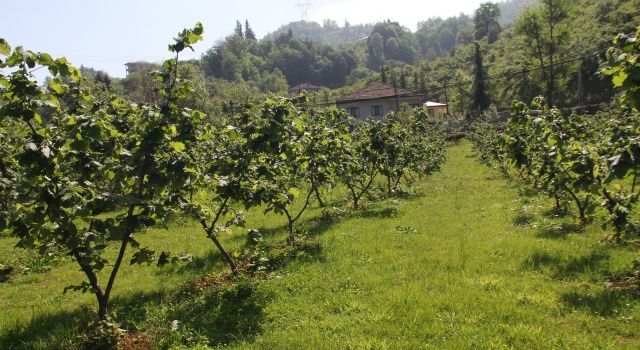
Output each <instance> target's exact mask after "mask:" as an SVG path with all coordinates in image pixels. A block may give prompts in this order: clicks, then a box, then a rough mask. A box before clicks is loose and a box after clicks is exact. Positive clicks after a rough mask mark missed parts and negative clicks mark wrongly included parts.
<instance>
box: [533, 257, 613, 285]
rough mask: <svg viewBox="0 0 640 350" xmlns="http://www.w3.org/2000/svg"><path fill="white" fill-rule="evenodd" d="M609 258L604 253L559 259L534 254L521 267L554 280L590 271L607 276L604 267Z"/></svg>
mask: <svg viewBox="0 0 640 350" xmlns="http://www.w3.org/2000/svg"><path fill="white" fill-rule="evenodd" d="M608 258H609V253H608V252H606V251H598V250H595V251H592V252H591V253H589V254H587V255H583V256H573V257H560V256H557V255H551V254H550V253H548V252H534V253H533V254H531V255H530V256H529V257H527V258H526V259H525V260H524V262H523V263H522V266H523V267H524V268H526V269H529V270H533V271H539V272H547V273H549V274H550V275H551V277H553V278H555V279H567V278H575V277H576V276H578V275H580V274H583V273H587V272H590V271H596V270H597V271H599V273H601V274H605V275H606V274H608V272H607V271H606V267H607V266H605V265H606V264H605V263H606V262H607V260H608Z"/></svg>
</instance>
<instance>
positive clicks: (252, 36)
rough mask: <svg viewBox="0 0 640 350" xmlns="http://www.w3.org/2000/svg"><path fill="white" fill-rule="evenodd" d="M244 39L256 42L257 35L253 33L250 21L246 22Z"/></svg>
mask: <svg viewBox="0 0 640 350" xmlns="http://www.w3.org/2000/svg"><path fill="white" fill-rule="evenodd" d="M244 37H245V38H247V39H248V40H253V41H256V40H257V39H256V33H254V32H253V29H251V27H250V26H249V20H247V19H245V20H244Z"/></svg>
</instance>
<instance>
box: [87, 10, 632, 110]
mask: <svg viewBox="0 0 640 350" xmlns="http://www.w3.org/2000/svg"><path fill="white" fill-rule="evenodd" d="M638 8H640V0H605V1H600V0H578V1H573V2H570V1H567V0H537V1H536V0H512V1H507V2H501V3H491V2H487V3H483V4H481V6H480V7H479V8H478V9H476V10H475V11H474V13H473V14H471V15H466V14H460V15H458V16H454V17H449V18H446V19H442V18H429V19H426V20H424V21H422V22H420V23H419V24H418V27H417V30H416V31H415V32H412V31H411V30H410V29H408V28H407V27H404V26H403V25H401V24H399V23H398V22H394V21H392V20H387V21H384V22H379V23H376V24H366V25H351V24H349V23H348V22H345V24H344V25H343V26H342V27H340V26H339V25H338V24H337V23H336V22H335V21H331V20H327V21H325V22H324V23H323V25H320V24H317V23H314V22H293V23H290V24H288V25H285V26H282V27H281V28H279V29H278V30H276V31H275V32H273V33H270V34H268V35H266V36H265V37H264V38H263V39H258V38H257V37H256V35H255V33H254V32H253V30H252V28H251V26H250V23H249V21H247V20H245V21H244V22H241V21H238V22H237V25H236V28H235V29H233V31H232V32H231V34H229V35H228V36H227V37H225V38H224V39H222V40H219V41H218V42H217V43H216V44H215V45H214V46H212V47H211V48H209V49H208V50H207V51H206V53H205V54H203V55H202V57H201V59H199V60H192V61H191V62H189V63H188V64H186V65H184V66H183V68H182V69H184V71H185V74H187V76H188V78H191V79H193V80H195V81H196V82H197V84H196V85H197V87H198V88H199V89H200V90H199V92H198V93H199V94H200V96H202V97H205V96H209V97H210V98H209V99H206V98H204V99H198V100H197V101H198V104H199V105H198V106H197V107H198V108H201V109H204V110H208V111H211V110H212V109H217V111H222V110H223V109H224V108H228V107H229V105H231V104H243V103H247V102H250V101H254V100H255V99H258V98H260V96H261V95H262V94H269V93H277V94H283V93H286V92H287V89H288V88H290V87H293V86H296V85H298V84H301V83H311V84H314V85H318V86H322V87H324V89H323V90H321V92H320V94H319V95H318V96H316V97H314V99H315V101H316V102H322V103H332V102H333V101H334V100H335V98H337V97H339V96H341V95H343V94H345V93H347V92H349V91H352V90H354V89H356V88H359V87H362V86H364V85H366V84H368V83H371V82H374V81H381V80H382V81H386V82H388V83H394V84H397V85H401V86H402V87H405V88H409V89H414V90H417V91H421V92H423V93H425V94H426V96H427V98H428V99H431V100H436V101H440V102H447V103H448V104H449V105H450V112H451V113H452V114H457V115H466V114H468V113H473V112H474V111H476V110H477V109H478V101H477V100H478V98H477V94H478V93H479V91H478V90H477V88H478V86H480V87H482V89H483V90H485V91H484V92H483V94H484V95H486V98H485V100H486V101H485V102H483V103H481V105H482V109H483V110H485V109H488V108H491V109H493V110H498V111H500V110H504V109H506V108H508V106H509V105H510V103H511V101H513V100H524V101H527V100H528V101H530V100H531V99H533V98H534V97H535V96H538V95H544V96H546V97H547V98H548V99H549V101H550V102H551V103H552V104H555V105H558V106H561V107H569V106H576V105H588V104H599V103H602V102H606V101H608V100H609V99H610V98H611V95H612V90H611V88H610V87H609V84H608V83H606V81H605V79H603V78H601V77H599V76H598V74H597V72H598V68H599V66H600V62H601V61H602V60H603V59H604V48H606V47H607V45H609V44H610V40H611V38H612V37H613V36H614V35H615V34H616V33H620V32H622V33H630V32H632V31H633V29H634V28H635V27H636V26H637V25H638V24H640V14H639V12H638V11H637V9H638ZM87 72H88V73H90V74H88V75H89V76H93V75H95V72H89V71H87ZM98 78H99V79H100V80H104V79H105V78H108V76H105V75H104V74H100V75H99V76H98ZM111 80H113V79H111ZM111 80H110V81H109V84H110V85H113V88H121V89H123V90H124V91H125V92H127V93H128V94H129V95H130V96H131V98H133V99H135V100H139V101H151V100H153V98H154V96H153V93H152V92H151V91H153V89H149V88H148V87H149V85H150V84H152V79H150V78H149V77H147V76H146V74H142V73H135V74H131V75H129V76H128V77H127V78H125V79H122V81H120V82H116V84H111ZM474 96H476V97H474ZM230 101H233V102H230Z"/></svg>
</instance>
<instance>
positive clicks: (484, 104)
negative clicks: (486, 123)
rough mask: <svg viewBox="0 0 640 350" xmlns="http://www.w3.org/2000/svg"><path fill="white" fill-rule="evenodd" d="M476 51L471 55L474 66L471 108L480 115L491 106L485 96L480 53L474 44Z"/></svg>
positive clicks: (485, 86) (485, 84) (485, 87)
mask: <svg viewBox="0 0 640 350" xmlns="http://www.w3.org/2000/svg"><path fill="white" fill-rule="evenodd" d="M474 44H475V47H476V51H475V53H474V55H473V64H474V66H475V74H474V77H473V92H472V101H471V108H473V109H474V111H476V112H478V113H479V114H482V112H484V111H485V110H487V108H489V105H490V104H491V99H490V98H489V95H487V83H486V81H485V76H484V66H483V64H482V53H481V52H480V44H478V43H477V42H474Z"/></svg>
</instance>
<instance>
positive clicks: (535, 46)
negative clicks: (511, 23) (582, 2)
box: [516, 0, 568, 105]
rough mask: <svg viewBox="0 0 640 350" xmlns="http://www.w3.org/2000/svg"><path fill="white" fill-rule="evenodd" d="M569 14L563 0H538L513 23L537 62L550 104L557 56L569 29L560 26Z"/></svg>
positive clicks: (554, 84)
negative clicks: (538, 2) (538, 0)
mask: <svg viewBox="0 0 640 350" xmlns="http://www.w3.org/2000/svg"><path fill="white" fill-rule="evenodd" d="M567 16H568V3H567V1H566V0H541V6H540V7H538V8H534V9H528V10H526V11H525V12H524V13H523V14H522V16H521V17H520V19H519V20H518V22H517V23H516V33H518V34H521V35H522V36H523V38H524V42H523V44H524V46H525V48H526V49H527V50H528V51H529V54H530V55H531V56H532V57H533V58H534V59H535V60H537V61H538V64H539V66H540V71H541V73H542V81H543V82H544V86H545V97H546V99H547V102H548V104H549V105H553V104H554V102H556V98H555V94H556V80H557V79H556V69H555V65H556V62H557V60H556V59H557V55H558V54H559V53H560V52H561V50H562V48H563V47H564V46H565V44H566V42H567V37H568V31H567V30H566V28H564V27H563V26H562V24H563V22H564V20H565V19H566V18H567Z"/></svg>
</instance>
